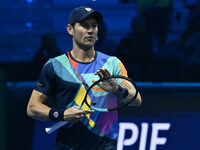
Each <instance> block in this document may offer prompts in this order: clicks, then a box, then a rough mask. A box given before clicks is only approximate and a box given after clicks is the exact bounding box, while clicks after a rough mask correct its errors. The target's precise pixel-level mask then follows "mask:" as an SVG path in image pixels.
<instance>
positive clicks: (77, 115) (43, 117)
mask: <svg viewBox="0 0 200 150" xmlns="http://www.w3.org/2000/svg"><path fill="white" fill-rule="evenodd" d="M47 98H48V96H46V95H44V94H43V93H41V92H38V91H36V90H33V92H32V95H31V97H30V100H29V103H28V106H27V115H28V116H29V117H31V118H34V119H36V120H40V121H47V120H50V118H49V112H50V110H51V109H52V108H50V107H48V106H47V105H45V104H44V102H45V101H46V100H47ZM93 113H94V111H90V110H78V106H73V107H70V108H68V109H66V110H64V112H63V118H62V119H63V120H65V121H67V122H70V123H73V122H77V121H79V120H80V119H81V118H84V117H86V114H93Z"/></svg>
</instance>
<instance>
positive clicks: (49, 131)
mask: <svg viewBox="0 0 200 150" xmlns="http://www.w3.org/2000/svg"><path fill="white" fill-rule="evenodd" d="M81 107H82V104H81V105H80V106H79V107H78V110H80V109H81ZM67 123H68V122H67V121H59V122H57V123H55V124H53V125H51V126H50V127H47V128H45V131H46V133H48V134H51V133H52V132H54V131H56V130H57V129H58V128H60V127H62V126H64V125H65V124H67Z"/></svg>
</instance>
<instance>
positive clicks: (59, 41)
mask: <svg viewBox="0 0 200 150" xmlns="http://www.w3.org/2000/svg"><path fill="white" fill-rule="evenodd" d="M81 5H84V6H91V7H92V8H94V9H96V10H99V11H100V12H102V14H103V16H104V22H102V23H100V24H99V33H98V41H97V42H96V45H95V49H96V50H98V51H101V52H103V53H106V54H109V55H113V56H117V57H118V58H119V59H120V60H121V61H122V62H123V64H124V65H125V67H126V69H127V70H128V75H129V76H130V77H131V78H133V79H134V80H135V81H136V82H137V84H138V87H139V89H140V91H141V94H142V97H143V104H142V106H141V107H139V108H126V109H123V110H121V111H120V113H119V115H120V120H121V121H123V122H132V123H135V124H136V125H137V126H138V130H139V135H138V138H137V140H136V141H135V142H132V143H131V144H129V145H126V144H124V143H123V140H122V145H123V149H140V150H143V149H144V150H148V149H151V150H153V148H152V147H153V146H152V136H151V135H152V133H153V125H152V124H153V123H155V122H157V123H159V122H162V123H163V122H166V123H169V124H170V128H169V130H168V131H165V132H166V134H165V133H162V134H159V136H160V137H165V138H167V142H164V143H160V144H157V145H156V146H155V147H154V149H159V150H199V149H200V144H199V142H198V141H199V139H200V130H199V128H198V127H199V125H200V119H199V118H200V113H199V112H200V84H199V81H200V0H84V1H83V0H73V1H67V0H1V1H0V112H1V113H0V127H1V128H0V136H1V137H0V149H1V150H13V149H14V150H40V149H52V146H53V144H54V140H55V134H53V135H51V136H49V135H46V134H45V133H44V127H45V126H47V125H49V124H51V122H38V121H35V120H33V119H31V118H28V117H27V116H26V106H27V103H28V100H29V97H30V94H31V91H32V89H33V88H34V86H35V84H36V81H37V79H38V76H39V73H40V70H41V68H42V66H43V65H44V64H45V62H46V61H47V60H48V59H49V58H52V57H55V56H58V55H60V54H63V53H66V52H67V51H70V50H71V48H72V42H71V37H70V36H69V35H68V33H67V31H66V25H67V23H68V16H69V13H70V12H71V11H72V10H73V8H75V7H78V6H81ZM144 122H145V123H148V125H149V130H148V132H146V134H147V136H146V139H144V140H142V139H143V138H144V137H143V136H142V133H141V132H142V123H144ZM140 133H141V134H140ZM131 135H132V133H131V132H128V133H126V134H125V135H124V140H125V139H126V138H127V139H130V138H131ZM183 137H184V138H183ZM141 141H143V148H142V147H141V145H142V144H140V143H141ZM144 141H146V143H145V145H144ZM173 141H176V142H177V143H178V144H177V143H174V142H173Z"/></svg>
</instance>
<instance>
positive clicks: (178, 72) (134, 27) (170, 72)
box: [11, 0, 200, 82]
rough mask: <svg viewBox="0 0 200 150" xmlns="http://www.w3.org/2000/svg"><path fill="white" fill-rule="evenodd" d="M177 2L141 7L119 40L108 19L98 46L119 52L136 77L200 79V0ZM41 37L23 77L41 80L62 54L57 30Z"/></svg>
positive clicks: (145, 78) (113, 53)
mask: <svg viewBox="0 0 200 150" xmlns="http://www.w3.org/2000/svg"><path fill="white" fill-rule="evenodd" d="M163 2H164V1H163ZM176 4H177V3H176ZM174 5H175V3H174V1H172V0H171V1H170V0H168V3H166V5H159V1H156V0H154V1H152V3H150V4H148V6H146V7H145V8H142V9H141V8H138V10H139V13H138V15H137V16H136V17H134V18H133V19H132V22H131V33H129V34H128V35H127V36H125V37H123V38H122V39H121V40H120V42H119V43H117V42H115V41H114V40H112V39H108V38H107V26H106V22H102V23H101V24H99V33H98V40H97V42H96V44H95V49H96V50H98V51H101V52H104V53H106V54H109V55H114V56H117V57H118V58H119V59H120V60H121V61H122V62H123V64H124V65H125V67H126V69H127V71H128V75H129V76H130V77H131V78H133V79H134V80H135V81H152V82H164V81H166V82H199V81H200V19H199V18H200V0H195V1H192V2H190V1H188V0H180V3H179V5H180V6H179V7H180V9H177V8H179V7H176V8H175V7H174ZM122 30H123V29H122ZM41 41H42V43H41V48H40V50H39V51H38V54H36V56H35V57H34V58H33V60H32V62H31V65H30V66H31V67H30V66H29V67H27V68H31V71H30V72H29V77H28V78H26V77H22V76H23V75H21V79H22V80H23V79H24V80H26V79H27V80H37V78H38V76H39V72H40V70H41V68H42V66H43V65H44V64H45V62H46V61H47V60H48V59H49V58H51V57H55V56H58V55H60V54H61V52H60V50H59V48H58V47H57V45H56V40H55V37H54V35H53V34H49V33H47V34H45V35H43V36H42V40H41ZM11 80H12V79H11Z"/></svg>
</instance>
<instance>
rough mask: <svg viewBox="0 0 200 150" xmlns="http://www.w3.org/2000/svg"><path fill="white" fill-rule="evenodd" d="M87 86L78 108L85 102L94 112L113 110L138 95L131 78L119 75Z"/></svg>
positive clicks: (64, 122) (55, 125)
mask: <svg viewBox="0 0 200 150" xmlns="http://www.w3.org/2000/svg"><path fill="white" fill-rule="evenodd" d="M88 87H89V88H88V89H87V92H86V94H85V96H84V99H83V101H82V104H81V105H80V106H79V108H78V109H81V107H82V106H83V104H84V103H85V104H86V105H87V106H88V107H89V109H90V110H93V111H96V112H109V111H115V110H118V109H120V108H122V107H124V106H127V105H128V104H130V103H131V102H133V101H134V100H135V99H136V98H137V95H138V89H137V86H136V84H135V83H134V82H133V80H132V79H130V78H128V77H125V76H120V75H111V76H107V77H104V78H101V79H99V80H97V81H95V82H94V83H93V84H92V85H91V86H88ZM67 123H68V122H66V121H60V122H57V123H55V124H53V125H52V126H50V127H47V128H45V131H46V132H47V133H48V134H51V133H52V132H54V131H55V130H57V129H58V128H60V127H62V126H63V125H65V124H67Z"/></svg>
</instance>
